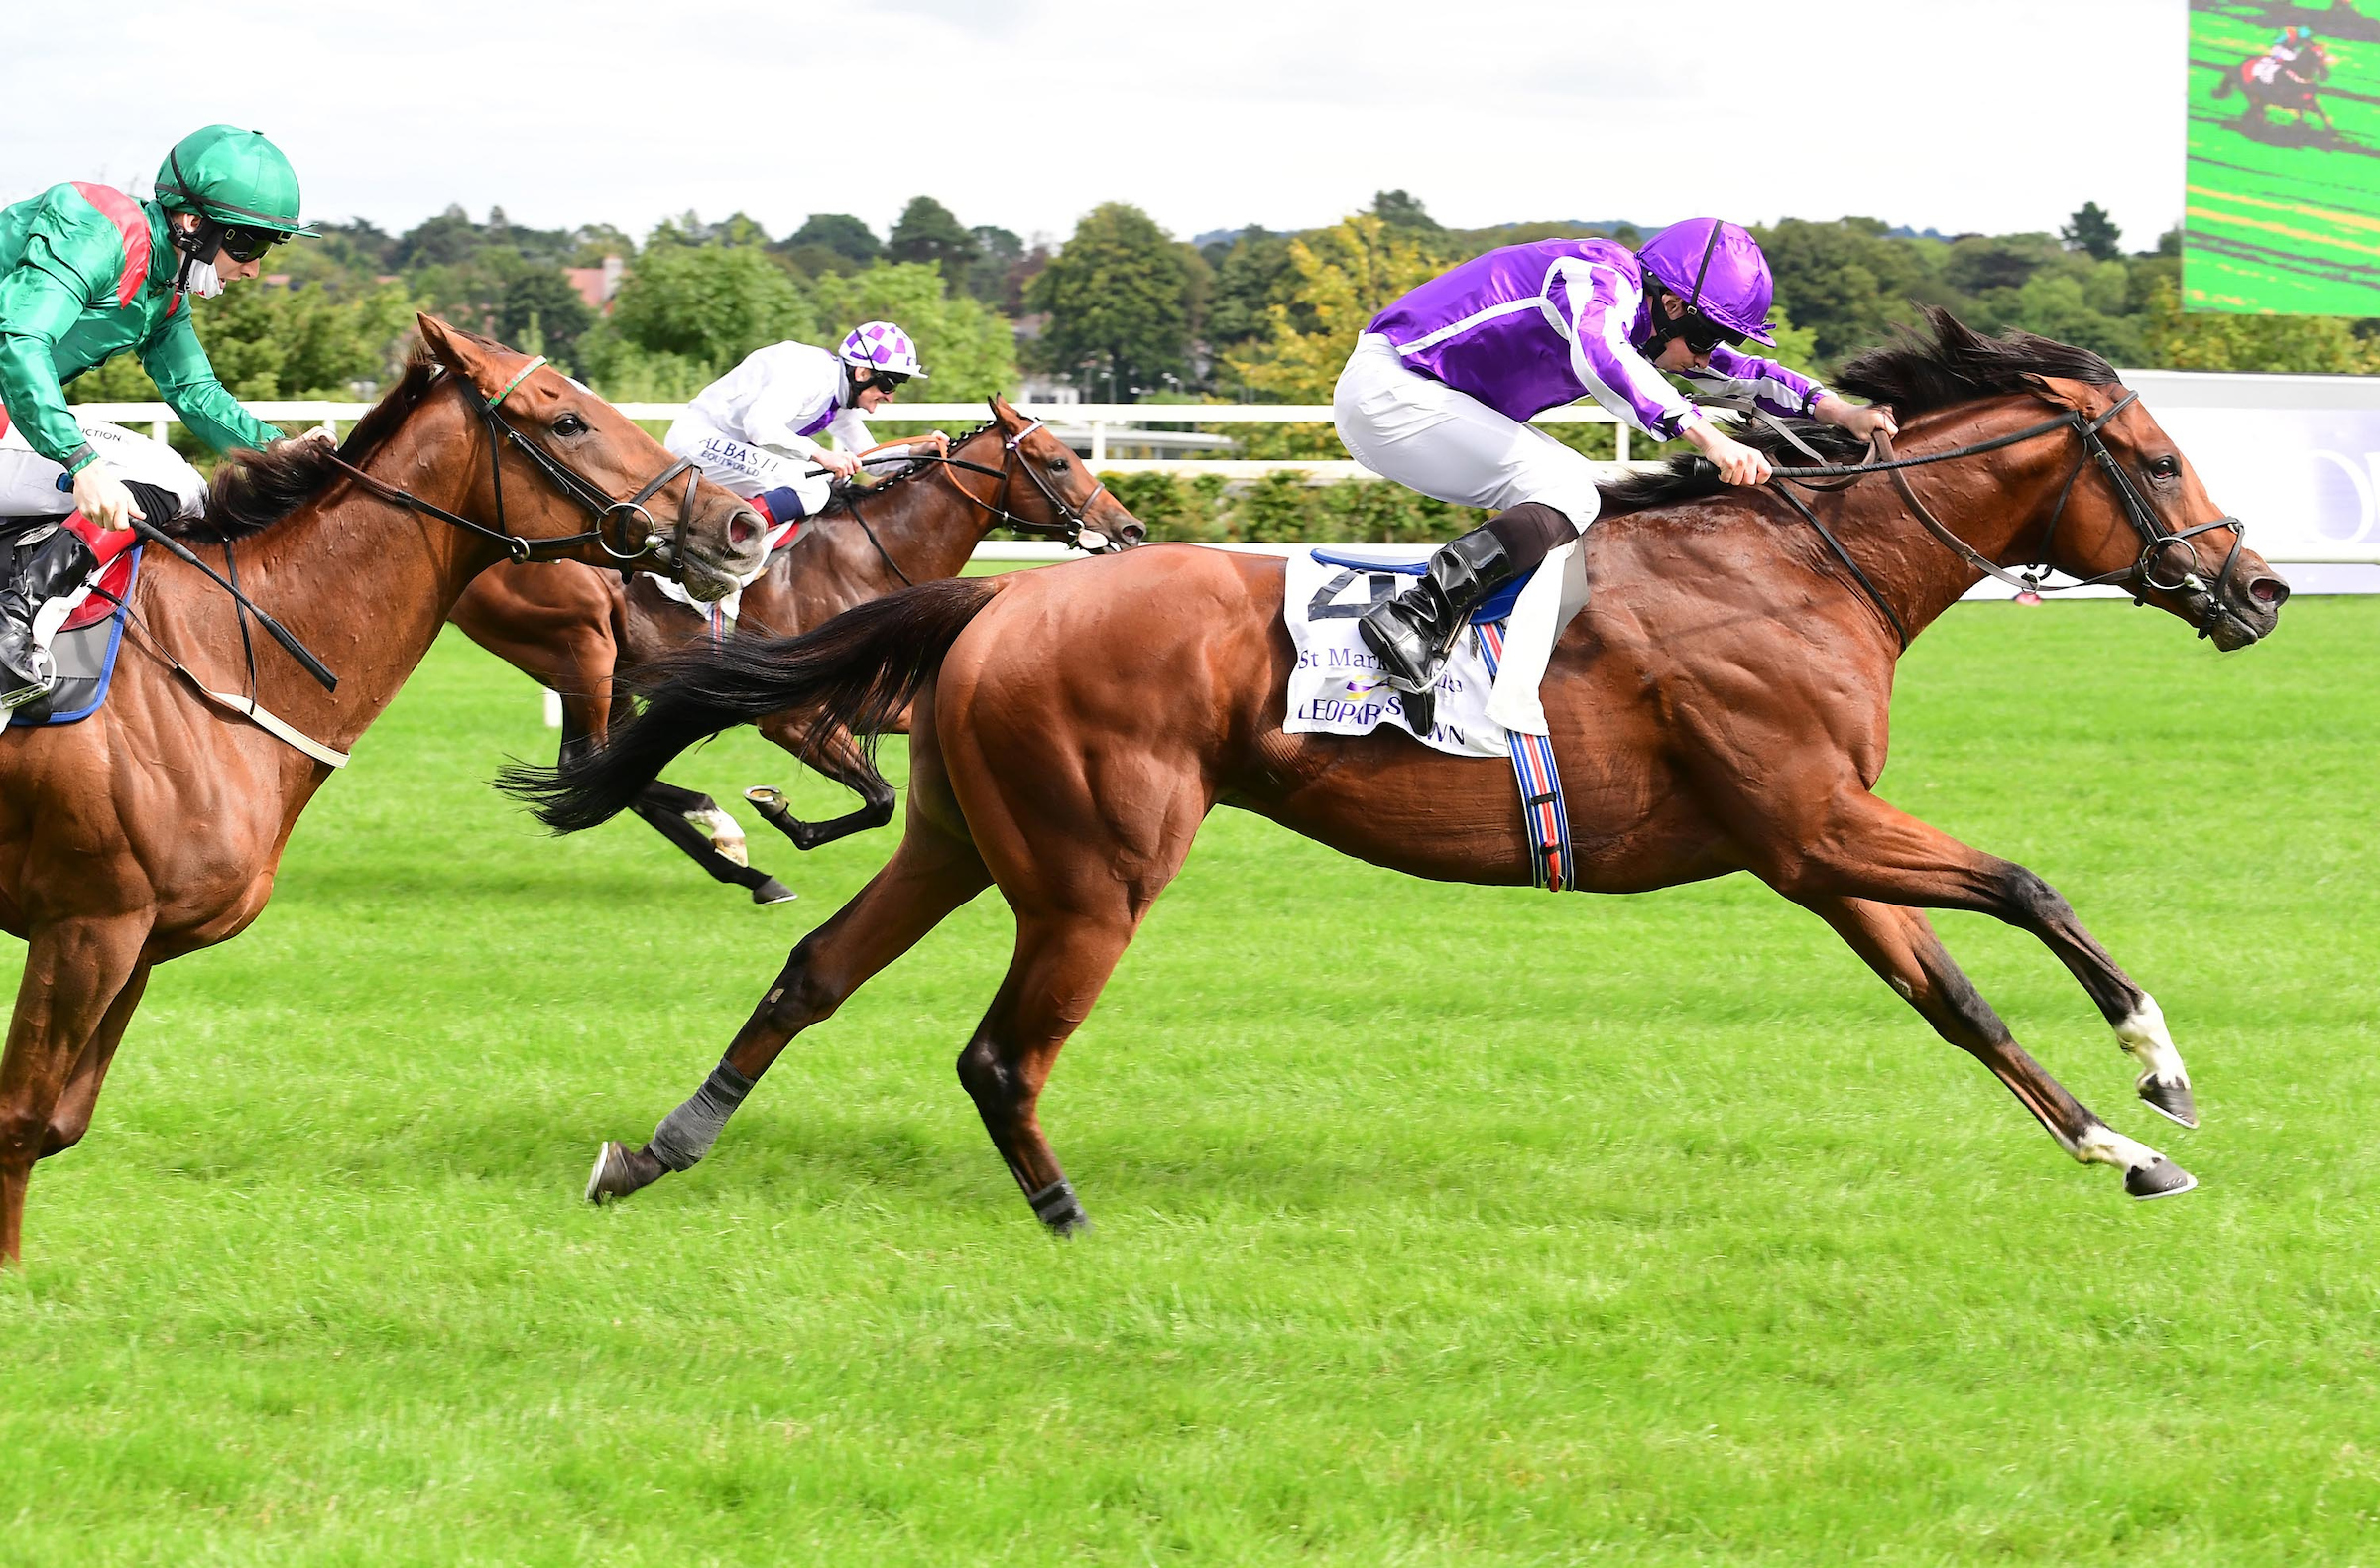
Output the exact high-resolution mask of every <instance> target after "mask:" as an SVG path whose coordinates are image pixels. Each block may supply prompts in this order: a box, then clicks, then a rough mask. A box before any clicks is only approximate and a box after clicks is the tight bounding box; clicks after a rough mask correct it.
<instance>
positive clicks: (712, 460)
mask: <svg viewBox="0 0 2380 1568" xmlns="http://www.w3.org/2000/svg"><path fill="white" fill-rule="evenodd" d="M661 444H662V445H663V446H666V447H667V448H669V455H670V456H672V457H691V458H693V459H694V461H695V463H696V464H697V465H699V466H700V467H701V469H702V474H703V477H704V478H706V479H709V480H711V481H712V482H714V483H716V484H719V485H722V486H724V487H726V488H727V489H729V490H732V491H734V492H735V493H736V494H737V495H740V496H742V497H744V498H745V499H746V500H750V499H751V498H753V497H754V496H765V495H769V494H770V492H772V491H791V492H792V493H793V495H794V496H795V497H796V498H798V499H799V501H800V505H801V510H800V512H799V513H798V514H797V515H798V516H799V517H811V516H814V515H816V514H817V513H818V511H819V510H820V509H822V508H823V507H824V506H825V505H826V503H827V498H828V496H829V495H831V494H832V492H831V491H830V490H829V489H828V488H827V487H828V485H829V484H830V483H831V482H832V481H833V477H834V476H833V475H831V474H825V473H812V472H810V470H811V469H812V468H814V467H816V466H817V465H816V464H814V463H812V462H811V461H810V460H809V459H807V458H804V457H787V456H785V455H784V454H783V453H781V452H773V451H771V450H769V448H767V447H765V446H755V445H753V444H752V443H751V442H749V441H740V440H738V439H736V438H735V437H734V436H732V435H728V434H725V433H724V432H722V431H720V430H719V429H717V428H716V427H714V426H713V425H712V424H711V423H710V422H708V421H705V420H700V419H696V418H695V417H694V416H692V415H681V416H680V417H679V418H678V420H677V422H675V423H673V424H671V425H670V426H669V433H668V434H666V435H664V436H662V437H661ZM770 510H771V511H773V512H775V513H776V514H777V519H776V520H777V522H779V523H791V522H793V521H794V518H791V517H786V516H784V515H783V513H784V509H783V508H781V507H779V506H777V505H776V504H775V498H774V497H772V499H771V504H770Z"/></svg>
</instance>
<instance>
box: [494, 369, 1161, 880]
mask: <svg viewBox="0 0 2380 1568" xmlns="http://www.w3.org/2000/svg"><path fill="white" fill-rule="evenodd" d="M989 405H990V410H991V415H992V418H991V419H990V420H989V421H988V422H985V423H984V424H983V425H981V426H979V427H978V428H976V429H973V430H970V431H968V432H967V433H966V434H965V435H962V436H960V437H959V438H958V439H957V440H956V441H954V442H953V443H952V444H951V449H950V451H949V453H948V454H947V456H946V457H944V458H940V459H936V460H934V461H930V462H926V463H921V464H919V465H917V466H915V467H913V468H911V469H909V470H908V471H907V472H906V473H903V474H899V475H896V476H894V477H892V479H889V480H887V481H886V482H884V483H882V484H879V485H874V486H869V487H864V488H863V487H851V488H845V489H842V490H839V491H838V493H837V494H836V496H835V499H834V500H833V501H832V502H831V503H830V504H829V505H828V506H827V507H826V508H824V509H823V510H822V511H820V512H819V514H818V515H817V516H816V517H815V518H812V519H809V520H807V521H805V522H804V523H803V524H802V525H801V528H800V531H799V532H798V533H797V534H795V536H794V538H793V543H791V544H790V545H789V546H787V547H786V548H784V549H782V550H779V551H778V552H777V553H776V554H775V555H774V556H773V557H772V558H771V560H770V562H769V567H768V570H767V571H766V572H765V573H764V574H763V575H762V576H761V578H760V579H759V580H758V581H756V582H754V583H753V584H752V585H751V586H749V587H747V588H746V589H745V590H744V595H743V601H742V606H741V610H740V613H739V614H738V616H737V620H736V630H737V633H738V635H750V634H753V633H758V634H760V635H762V636H770V637H781V636H788V635H791V634H793V633H796V632H800V631H804V630H806V629H808V628H810V627H814V626H817V625H820V624H821V623H823V622H825V621H827V620H829V619H831V618H832V617H834V616H836V615H838V614H840V613H842V612H843V611H845V610H848V609H850V608H851V607H852V606H853V605H855V604H860V603H863V602H864V601H866V600H869V599H874V598H876V597H878V596H880V595H882V594H887V593H891V592H892V591H893V590H894V589H897V588H903V587H907V586H910V585H911V584H914V583H920V582H926V581H929V580H931V579H933V578H936V577H955V576H957V575H958V574H959V572H960V571H961V570H962V569H963V568H964V567H965V566H966V564H967V559H968V557H969V556H970V555H971V554H973V553H974V550H975V546H976V545H977V544H979V543H982V542H983V539H984V536H985V535H987V534H989V533H991V532H992V530H993V529H995V528H1011V529H1016V530H1019V531H1021V532H1025V533H1031V534H1042V535H1048V536H1052V537H1055V538H1059V539H1063V540H1066V541H1067V542H1068V543H1073V542H1075V541H1077V540H1079V539H1081V538H1083V537H1084V536H1085V535H1086V534H1090V535H1096V536H1097V537H1098V540H1099V542H1100V543H1102V544H1105V543H1107V542H1113V543H1115V544H1117V545H1130V544H1136V543H1139V542H1140V539H1141V537H1142V535H1143V533H1144V532H1145V531H1144V530H1143V529H1142V527H1141V525H1140V523H1139V521H1138V520H1137V519H1135V518H1134V517H1133V516H1132V515H1131V513H1130V512H1128V511H1127V510H1125V508H1124V506H1123V504H1122V503H1120V502H1119V501H1117V499H1116V498H1115V497H1114V496H1113V495H1111V494H1110V493H1109V492H1108V489H1107V487H1106V486H1105V485H1103V484H1101V483H1100V482H1099V480H1098V479H1097V478H1096V477H1094V476H1093V474H1092V473H1091V471H1090V470H1089V469H1087V468H1085V467H1084V466H1083V463H1082V460H1081V459H1080V458H1078V457H1076V456H1075V454H1074V452H1073V451H1072V450H1071V449H1070V448H1069V447H1068V446H1067V445H1066V443H1065V442H1063V441H1061V440H1059V439H1058V438H1057V437H1056V436H1054V435H1052V434H1051V433H1050V432H1049V430H1048V428H1047V427H1046V426H1045V425H1043V424H1042V422H1040V421H1039V420H1027V419H1026V418H1025V417H1024V416H1023V415H1021V414H1018V413H1017V412H1016V411H1015V410H1014V409H1013V408H1011V407H1010V405H1009V401H1008V400H1007V399H1006V398H1002V397H997V396H996V397H993V398H992V399H990V400H989ZM451 619H452V620H453V622H454V624H455V625H456V626H458V627H460V628H462V630H463V632H464V634H465V635H467V636H468V637H469V638H470V639H471V640H472V641H473V642H475V643H477V644H478V645H479V646H480V647H482V648H484V649H486V650H488V652H490V653H492V654H494V655H495V656H496V657H497V658H499V659H502V660H503V661H505V662H506V663H509V664H511V665H512V666H513V667H514V668H516V669H518V670H520V671H521V672H522V673H524V674H526V675H528V676H529V677H530V678H531V679H532V680H535V681H536V682H537V683H538V684H539V685H542V686H544V687H545V688H546V689H548V690H550V691H552V692H554V693H555V694H556V695H558V696H559V697H560V698H561V704H562V744H561V750H562V755H563V756H564V757H569V756H572V755H575V754H576V753H578V752H580V751H583V750H584V749H586V748H587V747H588V746H590V745H600V744H601V743H602V741H603V737H604V734H605V731H606V730H607V729H608V727H609V725H610V722H611V707H612V684H613V680H614V677H615V675H617V674H627V673H630V672H633V671H634V670H636V669H637V668H639V667H640V666H642V665H643V664H644V663H647V662H649V661H651V660H653V659H655V658H657V657H659V656H660V655H662V654H664V653H668V652H671V651H673V650H676V649H679V648H683V647H686V646H687V645H689V644H692V643H697V642H700V641H702V640H704V639H705V638H708V637H710V636H711V635H712V630H711V623H710V618H709V617H708V616H706V615H704V614H703V613H702V612H700V611H697V610H694V609H690V608H689V607H687V606H686V605H684V604H681V603H679V602H678V601H677V600H675V599H673V598H671V597H669V596H668V595H667V594H664V593H662V592H661V591H660V589H659V588H657V587H656V586H654V584H653V583H652V582H651V581H649V580H646V579H643V578H639V579H636V580H634V581H629V582H623V581H622V580H621V577H620V574H619V573H617V572H610V571H601V570H598V569H596V568H595V567H592V566H584V565H580V564H578V563H576V562H571V561H556V562H552V563H542V562H538V563H530V562H523V563H519V564H511V563H507V564H501V565H498V566H496V567H495V568H493V569H492V570H489V571H485V572H482V573H481V574H480V575H479V577H478V578H476V579H475V580H474V581H473V582H472V584H471V586H470V587H468V588H466V589H465V590H464V591H463V596H462V598H461V599H460V600H458V601H457V602H456V604H455V607H454V611H453V614H452V617H451ZM760 731H761V733H762V734H763V735H764V736H766V737H767V738H768V739H770V740H771V741H773V742H774V743H776V744H777V745H778V746H780V747H782V748H783V749H784V750H785V751H787V752H789V753H791V754H792V755H793V756H795V757H796V758H799V759H800V760H801V761H803V762H805V763H807V764H809V765H810V766H811V767H813V768H815V769H816V770H817V771H818V772H819V773H821V774H823V775H825V776H826V777H827V778H829V779H831V780H833V781H834V782H835V783H837V784H842V785H843V786H844V787H846V788H848V789H850V790H851V791H852V792H853V793H854V794H857V795H858V796H859V797H860V807H859V809H858V810H856V811H851V812H847V813H846V814H844V815H842V816H839V817H835V818H833V819H831V820H829V821H825V822H804V821H802V820H800V819H799V818H797V817H795V816H793V815H792V814H791V813H790V812H789V811H788V810H786V809H785V808H784V807H783V806H781V805H777V804H774V803H773V802H767V801H766V800H764V801H763V802H761V809H762V814H763V816H764V817H765V818H766V819H767V820H768V821H769V822H771V823H772V824H773V825H774V826H775V827H777V828H778V829H779V830H781V831H782V832H783V833H784V834H785V836H786V837H788V838H790V839H791V840H792V841H793V846H794V848H796V849H802V850H810V849H816V848H817V847H818V846H819V845H821V844H831V843H833V842H834V841H835V840H837V839H840V838H845V837H848V836H849V835H851V834H853V833H859V832H864V831H866V830H868V829H870V828H877V827H882V826H884V825H885V824H886V823H888V822H890V821H892V799H893V796H892V785H891V784H888V783H886V781H885V776H884V775H882V774H880V773H878V772H877V771H876V767H875V764H874V763H873V762H871V761H870V759H869V757H868V755H867V753H866V752H865V751H864V750H863V749H862V748H861V747H860V746H859V745H857V744H856V743H855V742H854V741H853V740H852V738H851V736H850V734H849V733H848V732H846V731H844V730H842V729H841V728H839V727H827V728H821V727H819V726H817V725H816V724H814V723H813V722H812V720H811V717H810V716H809V715H807V714H803V713H772V714H768V715H765V716H764V717H763V718H762V719H761V721H760ZM758 792H759V793H762V794H763V795H764V796H766V795H767V794H770V793H773V791H758ZM632 809H634V810H635V812H636V813H637V815H638V816H640V817H642V818H643V819H644V820H645V821H646V822H647V823H648V824H649V825H650V826H652V827H653V828H654V830H655V831H657V832H658V833H659V834H660V835H661V836H662V837H663V838H665V839H667V840H669V842H670V843H672V844H674V845H676V846H677V847H678V848H679V849H680V850H682V851H684V852H685V854H686V855H687V856H688V857H689V858H691V859H692V860H693V861H694V863H695V864H696V865H698V866H700V867H702V869H703V870H704V871H706V872H708V873H710V875H711V876H712V877H713V878H715V879H717V880H718V881H720V882H723V883H729V884H733V885H735V886H738V887H742V888H746V889H749V890H750V891H751V894H752V901H753V902H754V903H755V904H775V903H782V902H783V901H785V900H787V899H790V898H792V897H793V895H792V893H791V892H790V891H789V890H787V889H786V888H785V887H784V885H783V884H782V883H780V882H778V881H777V880H776V879H775V878H774V877H772V876H770V875H769V874H768V873H767V872H764V871H762V870H760V869H759V868H758V867H755V866H753V865H752V864H751V861H750V857H749V854H748V852H747V850H746V847H745V838H744V830H743V829H742V828H741V827H739V826H738V825H737V823H736V819H735V818H734V817H733V816H731V815H729V814H728V813H727V812H725V811H723V810H721V809H720V806H719V802H718V801H716V800H714V799H712V798H711V797H710V796H709V795H707V794H703V793H701V792H699V791H697V790H693V789H681V788H679V787H678V786H677V785H675V784H668V783H666V782H664V781H661V780H657V779H656V780H654V782H653V784H650V785H648V786H647V788H646V789H645V791H644V792H643V793H642V794H641V795H640V796H639V797H638V799H637V801H636V804H635V805H634V807H632Z"/></svg>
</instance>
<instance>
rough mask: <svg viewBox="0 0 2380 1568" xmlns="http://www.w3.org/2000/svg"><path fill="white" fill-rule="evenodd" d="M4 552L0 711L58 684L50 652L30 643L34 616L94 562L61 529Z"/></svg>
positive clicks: (0, 568) (72, 536) (84, 548)
mask: <svg viewBox="0 0 2380 1568" xmlns="http://www.w3.org/2000/svg"><path fill="white" fill-rule="evenodd" d="M5 554H6V557H7V558H6V559H5V561H0V708H14V707H20V706H22V705H24V704H25V703H28V702H33V701H36V700H38V699H40V698H42V697H46V696H48V695H49V694H50V689H51V687H53V686H55V685H56V684H58V667H57V665H55V664H53V663H51V661H50V651H49V650H48V649H46V648H42V647H40V646H38V645H37V644H36V643H35V642H34V636H33V622H34V617H35V616H36V615H38V614H39V613H40V612H41V608H42V606H43V605H44V604H45V603H47V602H48V601H49V600H51V599H55V598H57V597H58V596H59V595H60V594H61V593H71V592H73V591H74V590H75V589H76V588H78V587H80V586H81V585H82V580H83V579H84V578H85V577H87V576H89V575H90V573H91V570H92V568H93V567H95V566H97V565H98V564H99V560H98V557H97V556H95V555H93V554H92V553H91V547H90V546H89V545H88V544H85V543H83V542H82V539H81V536H79V535H77V534H75V533H73V532H71V531H70V530H67V529H63V528H53V529H52V530H51V531H50V532H49V533H47V534H45V535H42V536H41V537H40V538H38V539H35V540H34V541H33V542H32V543H16V544H14V545H13V547H9V548H7V549H6V550H5Z"/></svg>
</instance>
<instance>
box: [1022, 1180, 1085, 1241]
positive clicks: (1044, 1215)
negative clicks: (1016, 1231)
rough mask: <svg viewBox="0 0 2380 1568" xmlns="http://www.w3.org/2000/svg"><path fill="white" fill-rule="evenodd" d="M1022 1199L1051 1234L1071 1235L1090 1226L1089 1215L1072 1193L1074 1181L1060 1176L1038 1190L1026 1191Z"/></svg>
mask: <svg viewBox="0 0 2380 1568" xmlns="http://www.w3.org/2000/svg"><path fill="white" fill-rule="evenodd" d="M1024 1201H1025V1202H1027V1203H1029V1204H1031V1205H1032V1206H1033V1213H1034V1214H1035V1215H1037V1216H1039V1217H1040V1220H1041V1223H1042V1224H1044V1225H1046V1226H1048V1227H1049V1232H1050V1234H1051V1235H1052V1236H1073V1235H1076V1234H1078V1233H1080V1232H1083V1231H1087V1230H1089V1229H1090V1228H1091V1216H1090V1215H1088V1214H1085V1213H1084V1212H1083V1205H1082V1203H1081V1201H1080V1200H1079V1199H1077V1198H1076V1197H1075V1195H1074V1183H1073V1182H1071V1181H1068V1180H1067V1179H1066V1178H1065V1177H1063V1176H1060V1177H1059V1178H1058V1179H1057V1180H1055V1181H1053V1182H1051V1183H1050V1184H1049V1185H1048V1186H1046V1187H1043V1188H1042V1189H1041V1190H1040V1191H1039V1192H1028V1193H1026V1194H1025V1195H1024Z"/></svg>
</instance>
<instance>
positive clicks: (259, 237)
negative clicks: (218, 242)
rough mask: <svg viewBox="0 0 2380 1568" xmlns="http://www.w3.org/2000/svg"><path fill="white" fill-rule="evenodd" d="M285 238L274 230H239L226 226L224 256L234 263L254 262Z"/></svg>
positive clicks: (223, 242)
mask: <svg viewBox="0 0 2380 1568" xmlns="http://www.w3.org/2000/svg"><path fill="white" fill-rule="evenodd" d="M282 239H283V236H282V235H281V234H280V233H279V232H278V231H276V230H274V229H251V228H238V227H233V226H230V225H226V226H225V227H224V230H223V241H222V245H223V254H224V255H226V256H229V257H230V258H231V259H232V260H233V261H241V262H252V261H255V260H257V259H258V258H259V257H261V256H263V255H264V254H265V252H267V251H269V250H271V249H272V248H273V247H274V246H276V245H279V244H280V243H281V242H282Z"/></svg>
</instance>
